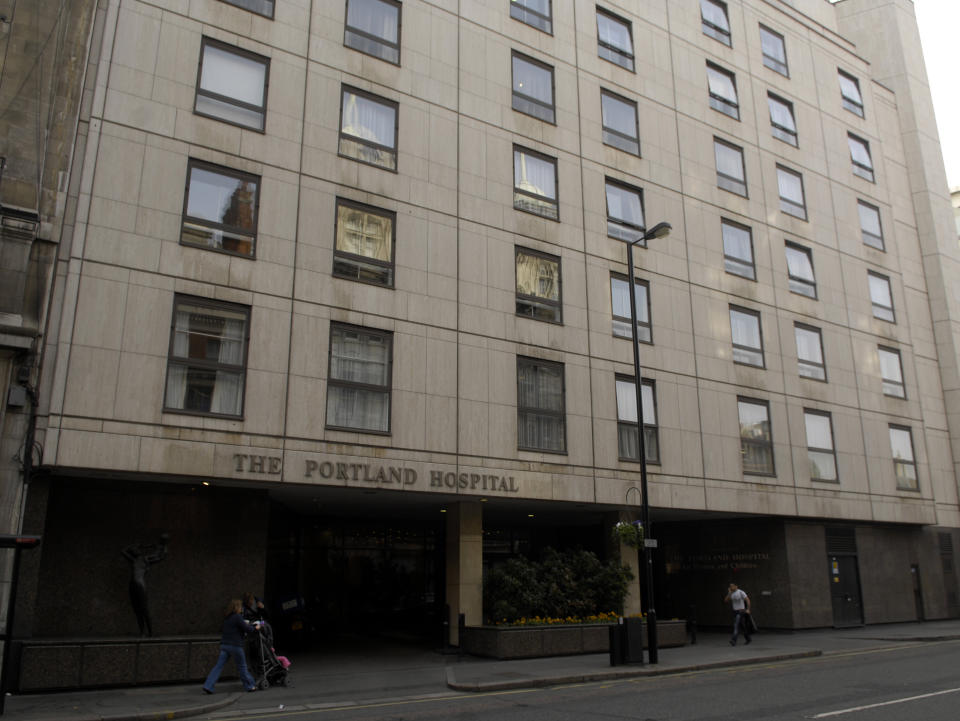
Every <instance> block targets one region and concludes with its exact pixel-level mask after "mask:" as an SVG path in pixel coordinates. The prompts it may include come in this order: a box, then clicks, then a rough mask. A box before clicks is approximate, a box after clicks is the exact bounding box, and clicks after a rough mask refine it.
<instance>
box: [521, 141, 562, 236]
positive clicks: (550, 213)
mask: <svg viewBox="0 0 960 721" xmlns="http://www.w3.org/2000/svg"><path fill="white" fill-rule="evenodd" d="M513 207H514V208H516V209H517V210H523V211H525V212H527V213H533V214H534V215H542V216H543V217H544V218H549V219H550V220H559V219H560V208H559V204H558V202H557V160H556V158H551V157H549V156H546V155H541V154H540V153H537V152H535V151H533V150H527V149H526V148H521V147H519V146H517V145H514V146H513Z"/></svg>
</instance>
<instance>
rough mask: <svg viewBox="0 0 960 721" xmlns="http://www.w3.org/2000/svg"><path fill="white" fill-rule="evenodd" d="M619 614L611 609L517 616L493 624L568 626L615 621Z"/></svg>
mask: <svg viewBox="0 0 960 721" xmlns="http://www.w3.org/2000/svg"><path fill="white" fill-rule="evenodd" d="M619 618H620V614H618V613H614V612H613V611H609V612H604V613H598V614H595V615H591V616H583V617H580V616H567V617H566V618H550V617H548V616H533V617H532V618H518V619H516V620H514V621H508V620H507V619H505V618H504V619H501V620H499V621H497V622H495V624H494V625H495V626H570V625H576V624H585V623H616V622H617V620H618V619H619Z"/></svg>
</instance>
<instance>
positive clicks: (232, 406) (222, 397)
mask: <svg viewBox="0 0 960 721" xmlns="http://www.w3.org/2000/svg"><path fill="white" fill-rule="evenodd" d="M242 395H243V375H242V374H241V373H235V372H233V371H222V370H218V371H217V379H216V382H215V383H214V385H213V398H212V399H211V400H210V412H211V413H223V414H225V415H229V416H238V415H240V398H241V397H242Z"/></svg>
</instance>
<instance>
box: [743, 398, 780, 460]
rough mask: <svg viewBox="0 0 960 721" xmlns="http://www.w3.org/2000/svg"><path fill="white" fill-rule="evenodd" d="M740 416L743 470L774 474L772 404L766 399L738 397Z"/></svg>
mask: <svg viewBox="0 0 960 721" xmlns="http://www.w3.org/2000/svg"><path fill="white" fill-rule="evenodd" d="M737 411H738V413H739V416H740V458H741V459H742V461H743V472H744V473H748V474H755V475H762V476H772V475H774V466H773V433H772V431H771V428H770V406H769V405H768V404H767V402H766V401H760V400H755V399H753V398H738V399H737Z"/></svg>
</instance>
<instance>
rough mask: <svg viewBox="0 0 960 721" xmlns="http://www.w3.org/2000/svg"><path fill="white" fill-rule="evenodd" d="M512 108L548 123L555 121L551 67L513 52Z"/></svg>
mask: <svg viewBox="0 0 960 721" xmlns="http://www.w3.org/2000/svg"><path fill="white" fill-rule="evenodd" d="M513 109H514V110H516V111H518V112H521V113H524V114H525V115H532V116H533V117H535V118H539V119H540V120H546V121H547V122H548V123H553V122H555V121H556V112H555V109H554V101H553V68H551V67H550V66H549V65H544V64H543V63H540V62H537V61H536V60H534V59H533V58H528V57H527V56H526V55H521V54H520V53H516V52H515V53H513Z"/></svg>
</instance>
